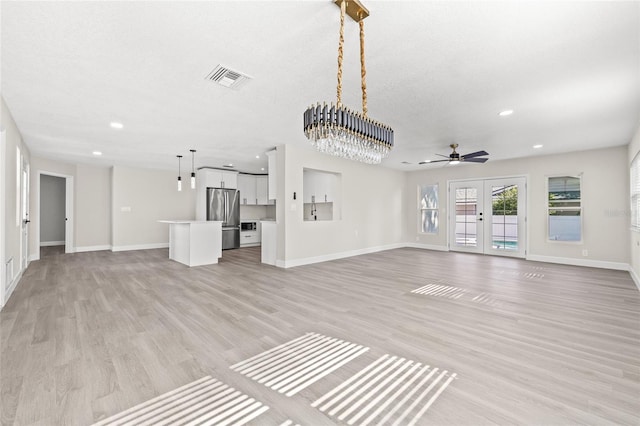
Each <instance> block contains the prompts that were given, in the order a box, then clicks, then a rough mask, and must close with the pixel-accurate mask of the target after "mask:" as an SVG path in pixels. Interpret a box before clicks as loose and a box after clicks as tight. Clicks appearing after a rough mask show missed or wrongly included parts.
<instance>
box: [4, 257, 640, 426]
mask: <svg viewBox="0 0 640 426" xmlns="http://www.w3.org/2000/svg"><path fill="white" fill-rule="evenodd" d="M259 257H260V248H259V247H255V248H243V249H238V250H229V251H225V252H224V254H223V258H222V260H221V262H220V263H219V264H218V265H211V266H203V267H195V268H188V267H186V266H184V265H182V264H179V263H176V262H173V261H170V260H169V259H168V251H167V250H165V249H159V250H145V251H132V252H117V253H111V252H107V251H104V252H88V253H75V254H51V255H47V256H44V257H43V258H42V259H41V260H39V261H34V262H32V263H31V264H30V266H29V268H28V269H27V271H26V272H25V274H24V276H23V278H22V281H21V283H20V284H19V286H18V287H17V289H16V290H15V292H14V294H13V295H12V297H11V299H10V300H9V302H8V303H7V305H6V306H5V308H4V309H3V310H2V312H1V313H0V344H1V353H0V355H1V359H0V383H1V384H0V386H1V391H0V392H1V393H0V396H1V398H2V411H1V413H0V420H1V422H2V424H7V425H10V424H16V425H54V424H55V425H57V424H69V425H80V424H84V425H89V424H92V423H94V422H98V421H100V420H104V419H106V418H108V417H110V416H113V415H116V414H118V413H120V412H123V411H125V410H127V409H130V408H131V407H134V406H137V405H138V404H142V403H144V402H146V401H149V400H151V399H153V398H156V397H158V396H160V395H163V394H166V393H168V392H172V391H174V390H176V389H178V388H180V387H182V386H185V385H187V384H189V383H193V382H195V381H197V380H200V379H202V378H203V377H207V376H211V377H214V378H216V380H219V381H220V382H222V383H225V384H227V385H229V386H230V387H233V388H234V389H237V390H238V391H239V392H241V393H242V394H246V395H250V396H251V397H252V398H255V400H256V401H259V402H260V403H261V404H264V406H268V407H269V410H268V411H266V412H264V413H261V414H260V415H259V416H258V417H255V418H254V419H253V420H252V421H251V422H250V423H251V424H257V425H280V424H283V423H285V422H289V423H287V424H300V425H334V424H347V421H348V420H349V419H353V418H354V416H356V415H357V419H358V421H356V422H355V424H358V423H359V422H362V421H365V420H366V422H367V423H368V422H369V421H371V419H373V417H372V416H373V415H374V414H376V415H377V414H379V416H380V417H378V419H384V418H386V417H385V416H387V417H389V416H390V415H391V414H393V410H394V404H395V402H393V403H392V402H390V401H388V397H389V396H391V395H394V394H395V393H398V390H402V389H407V390H409V389H411V388H410V387H407V386H408V385H407V386H405V385H403V384H402V383H400V382H396V378H404V377H405V376H406V377H407V380H409V378H410V377H413V376H414V374H413V371H418V370H417V368H418V367H415V365H417V364H418V363H419V364H420V365H421V366H432V367H430V368H433V367H437V368H438V369H439V370H438V371H445V370H446V371H448V372H449V373H447V376H445V377H443V378H442V380H441V381H440V383H439V384H438V386H434V387H433V388H434V389H438V388H439V386H440V384H442V383H444V382H445V380H447V377H452V379H451V381H450V382H449V383H448V386H447V387H446V389H443V391H442V392H441V393H440V394H439V395H437V398H435V399H433V401H432V403H431V404H430V405H429V406H426V405H425V404H424V403H423V402H419V403H417V404H416V405H415V409H414V411H413V412H415V413H418V414H420V417H419V419H418V420H417V424H437V425H438V424H441V425H452V424H455V425H461V424H468V425H471V424H473V425H484V424H501V425H503V424H531V425H542V424H544V425H548V424H554V425H564V424H599V425H600V424H623V425H638V424H640V294H639V292H638V290H637V289H636V287H635V286H634V283H633V281H632V280H631V278H630V277H629V274H628V273H626V272H622V271H611V270H601V269H591V268H582V267H573V266H564V265H553V264H545V263H539V262H528V261H524V260H520V259H512V258H502V257H493V256H479V255H472V254H464V253H443V252H432V251H426V250H418V249H409V248H407V249H397V250H390V251H385V252H380V253H375V254H370V255H364V256H357V257H353V258H348V259H342V260H337V261H333V262H325V263H321V264H315V265H309V266H302V267H297V268H292V269H287V270H285V269H279V268H275V267H272V266H268V265H263V264H261V263H260V261H259ZM418 289H422V290H421V291H418V292H414V291H416V290H418ZM447 292H449V293H447ZM447 295H448V296H456V295H458V297H447ZM307 333H317V334H320V335H324V336H330V337H331V338H335V339H340V340H344V341H347V342H352V343H353V344H357V345H361V346H363V347H368V348H369V350H368V351H366V352H364V353H362V354H361V355H359V356H358V357H356V358H354V359H352V360H349V362H347V363H346V364H344V365H342V366H341V367H340V368H338V369H337V370H335V371H331V372H330V374H327V375H326V376H323V377H322V378H321V379H319V380H317V381H315V382H313V383H312V384H310V385H309V386H306V387H304V388H303V389H301V390H300V391H299V392H297V393H295V394H294V395H292V396H286V395H284V394H281V393H279V392H277V391H274V390H273V389H270V388H269V387H267V386H265V385H264V384H262V383H259V382H258V381H255V380H252V379H251V378H250V377H246V376H245V375H243V374H240V373H238V372H237V371H234V370H233V369H231V368H230V367H231V366H232V365H234V364H237V363H240V362H242V361H244V360H248V359H250V358H252V357H256V356H257V355H258V354H261V353H263V352H266V351H269V350H272V349H273V348H276V347H278V346H279V345H283V344H285V343H286V342H290V341H292V340H293V339H297V338H300V337H301V336H304V335H305V334H307ZM384 355H388V356H389V357H397V359H405V360H411V361H412V364H406V366H405V364H398V365H399V366H400V365H401V366H402V368H404V369H405V370H402V371H399V370H398V372H397V373H396V375H395V376H394V378H393V379H391V378H389V379H388V380H387V382H388V383H389V384H391V383H393V384H394V386H395V388H394V389H388V388H385V387H384V386H382V385H379V384H378V383H382V379H380V381H379V382H376V383H371V385H370V388H368V390H367V391H366V392H364V391H362V392H360V393H359V395H357V396H354V397H353V399H348V398H347V397H346V396H345V399H344V401H348V402H347V403H345V404H347V405H345V406H344V407H342V408H341V409H344V410H345V412H346V411H348V412H349V415H348V416H347V415H344V416H342V417H343V418H342V419H341V416H340V413H337V414H336V415H330V414H329V413H328V412H323V411H321V410H320V409H319V407H314V406H312V404H313V403H314V401H318V400H319V399H321V398H322V397H323V396H324V395H327V394H328V393H331V392H337V391H334V390H335V389H336V388H340V387H341V386H343V387H345V386H346V385H343V384H344V383H345V382H347V381H349V380H354V383H355V379H351V378H352V377H353V376H355V375H357V374H359V372H362V371H363V370H364V369H366V368H367V367H368V366H370V365H371V364H373V363H375V362H376V361H377V360H379V359H381V357H383V356H384ZM414 367H415V368H416V369H415V370H411V369H413V368H414ZM398 368H400V367H398ZM410 370H411V371H412V373H411V374H409V373H407V374H405V372H409V371H410ZM428 371H431V370H428ZM389 374H390V373H389ZM426 374H428V373H427V372H425V373H424V375H425V377H426ZM454 374H455V376H454ZM372 377H373V376H372ZM389 377H390V376H389ZM433 377H436V374H434V376H433ZM418 381H419V379H415V382H414V383H417V382H418ZM387 382H385V383H387ZM370 390H375V391H376V392H378V393H373V392H371V391H370ZM353 392H354V393H353V394H354V395H355V394H357V393H358V392H356V391H353ZM421 392H422V391H421V390H420V391H417V392H415V393H414V394H413V396H411V397H410V398H409V399H407V403H406V404H405V405H409V404H411V403H412V401H414V400H415V399H416V398H417V396H418V395H419V394H420V393H421ZM369 394H371V395H370V399H369V400H366V401H365V400H361V399H362V396H364V395H369ZM430 395H431V394H429V395H426V396H425V397H424V402H425V403H426V402H427V401H429V400H430V398H431V396H430ZM400 397H401V396H399V398H398V399H400ZM341 401H342V400H341ZM351 401H353V402H351ZM341 403H342V402H341ZM336 404H338V402H336ZM348 404H355V405H354V406H353V407H351V406H349V405H348ZM367 407H371V409H370V411H367V412H364V411H362V410H363V409H364V408H367ZM424 407H426V409H424V410H423V408H424ZM327 411H330V410H327ZM400 411H402V410H398V413H399V412H400ZM413 412H412V414H411V415H412V416H413ZM377 421H378V420H373V423H376V422H377ZM409 421H410V417H406V418H404V419H403V420H401V421H400V423H401V424H408V423H409Z"/></svg>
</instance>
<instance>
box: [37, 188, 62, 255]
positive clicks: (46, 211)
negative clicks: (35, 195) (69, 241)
mask: <svg viewBox="0 0 640 426" xmlns="http://www.w3.org/2000/svg"><path fill="white" fill-rule="evenodd" d="M65 186H66V182H65V179H64V178H61V177H57V176H48V175H40V246H46V245H64V240H65V229H64V228H65V191H66V189H65Z"/></svg>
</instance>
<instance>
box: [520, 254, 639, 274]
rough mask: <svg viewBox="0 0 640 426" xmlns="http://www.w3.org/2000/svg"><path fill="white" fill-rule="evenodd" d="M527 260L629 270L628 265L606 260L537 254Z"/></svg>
mask: <svg viewBox="0 0 640 426" xmlns="http://www.w3.org/2000/svg"><path fill="white" fill-rule="evenodd" d="M526 259H527V260H533V261H535V262H547V263H560V264H563V265H574V266H587V267H590V268H603V269H616V270H618V271H628V270H629V264H628V263H622V262H608V261H605V260H592V259H576V258H573V257H555V256H540V255H537V254H529V255H527V258H526Z"/></svg>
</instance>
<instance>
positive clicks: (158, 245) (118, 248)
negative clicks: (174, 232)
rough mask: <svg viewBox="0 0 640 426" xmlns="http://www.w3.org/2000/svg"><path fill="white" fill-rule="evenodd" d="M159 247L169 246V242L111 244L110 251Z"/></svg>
mask: <svg viewBox="0 0 640 426" xmlns="http://www.w3.org/2000/svg"><path fill="white" fill-rule="evenodd" d="M159 248H169V243H153V244H133V245H130V246H113V247H111V251H129V250H150V249H159Z"/></svg>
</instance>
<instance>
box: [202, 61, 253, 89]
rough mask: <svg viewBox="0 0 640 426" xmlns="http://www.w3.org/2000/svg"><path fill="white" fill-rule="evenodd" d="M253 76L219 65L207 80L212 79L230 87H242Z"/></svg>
mask: <svg viewBox="0 0 640 426" xmlns="http://www.w3.org/2000/svg"><path fill="white" fill-rule="evenodd" d="M251 78H252V77H250V76H248V75H246V74H243V73H241V72H238V71H234V70H232V69H229V68H227V67H225V66H224V65H218V66H217V67H215V68H214V69H213V71H211V72H210V73H209V75H207V77H206V79H207V80H211V81H213V82H215V83H218V84H219V85H221V86H224V87H228V88H230V89H238V88H240V87H241V86H243V85H244V84H245V83H246V82H247V81H249V80H251Z"/></svg>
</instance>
